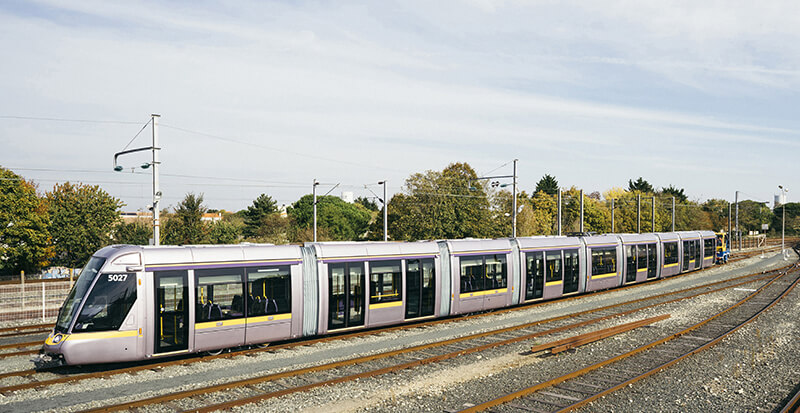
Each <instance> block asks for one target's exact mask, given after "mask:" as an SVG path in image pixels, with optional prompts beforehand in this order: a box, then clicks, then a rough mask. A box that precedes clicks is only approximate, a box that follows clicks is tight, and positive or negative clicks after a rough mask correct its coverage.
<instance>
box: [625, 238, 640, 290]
mask: <svg viewBox="0 0 800 413" xmlns="http://www.w3.org/2000/svg"><path fill="white" fill-rule="evenodd" d="M625 257H626V264H627V265H626V266H625V282H626V283H629V282H634V281H636V271H637V270H638V268H637V265H636V261H637V257H638V254H637V250H636V245H626V246H625Z"/></svg>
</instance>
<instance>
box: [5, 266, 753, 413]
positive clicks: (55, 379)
mask: <svg viewBox="0 0 800 413" xmlns="http://www.w3.org/2000/svg"><path fill="white" fill-rule="evenodd" d="M754 255H755V254H754ZM690 274H697V272H694V273H690ZM765 277H767V275H764V274H761V273H754V274H748V275H745V276H739V277H736V278H733V279H730V280H724V281H718V282H714V283H709V284H705V285H701V286H695V287H692V288H689V289H686V290H685V291H695V290H702V289H705V290H707V291H702V292H700V293H698V294H694V296H696V295H701V294H708V293H711V292H715V291H719V290H722V289H725V288H733V287H736V286H739V285H744V284H747V283H752V282H757V281H759V280H760V279H764V278H765ZM675 278H676V277H670V278H669V279H675ZM647 284H650V285H652V282H651V283H647ZM642 285H643V284H633V285H630V286H626V287H627V288H635V287H638V286H642ZM626 287H623V288H626ZM619 290H620V289H616V290H610V291H608V292H613V291H619ZM603 293H604V292H598V293H594V294H593V295H599V294H603ZM678 293H679V291H674V292H671V293H667V294H663V296H672V295H676V294H678ZM689 295H692V294H689ZM580 297H581V296H577V297H569V298H566V299H564V300H562V301H565V300H570V299H578V298H580ZM583 297H586V295H584V296H583ZM654 298H655V297H648V298H645V299H639V300H633V301H631V302H627V303H621V304H617V305H613V306H608V307H603V308H599V309H594V310H590V311H587V312H586V314H582V315H580V316H581V317H584V316H588V317H591V316H590V315H591V314H595V315H596V317H594V319H593V321H592V322H597V321H600V320H603V319H606V320H607V319H609V318H612V317H616V316H619V315H620V314H624V313H625V310H623V309H618V312H617V313H615V314H605V312H608V311H609V310H611V309H613V308H618V307H621V306H624V305H626V304H634V303H637V302H642V301H645V300H653V299H654ZM687 298H688V297H687ZM683 299H685V298H683ZM675 300H676V299H669V300H666V301H665V302H669V301H675ZM547 303H552V301H549V302H544V303H536V304H533V305H527V306H522V307H517V308H513V309H505V310H501V311H495V312H492V313H489V314H476V315H473V316H470V317H460V318H455V319H445V320H434V321H429V322H425V323H421V324H416V325H404V326H396V327H392V328H388V329H381V330H377V331H366V332H358V333H350V334H343V335H338V336H329V337H321V338H317V339H314V340H304V341H300V342H291V343H282V344H279V345H276V346H273V347H269V348H267V349H251V350H243V351H236V352H232V353H225V354H221V355H219V356H206V357H202V358H198V357H192V358H190V359H177V360H160V361H156V362H153V363H145V364H138V365H135V366H125V367H122V368H114V369H112V370H108V366H94V367H92V368H89V369H84V370H89V371H90V372H89V373H80V374H74V371H67V372H64V371H60V372H55V373H54V372H36V371H34V370H26V371H18V372H9V373H5V374H0V383H2V381H3V380H4V379H6V378H9V377H22V378H24V379H25V380H28V381H29V382H28V383H23V384H14V385H10V386H6V387H2V388H0V393H2V394H6V395H7V394H10V393H12V392H15V391H18V390H24V389H32V388H39V387H45V386H48V385H52V384H57V383H67V382H74V381H79V380H84V379H89V378H98V377H101V378H102V377H110V376H113V375H116V374H125V373H128V374H131V373H133V374H136V372H138V371H145V370H159V369H162V368H164V367H167V366H172V365H183V364H189V363H194V362H197V361H209V360H214V359H217V358H227V357H233V356H237V355H252V354H255V353H259V352H263V351H280V350H281V349H291V348H293V347H297V346H306V345H310V344H314V343H318V342H324V341H329V340H338V339H348V338H352V337H357V336H362V335H365V334H380V333H383V332H385V331H391V330H397V329H408V328H416V327H420V326H427V325H433V324H439V323H446V322H452V321H454V320H455V321H459V320H465V319H470V318H475V317H483V316H486V315H490V314H497V313H499V312H506V311H515V310H520V309H526V308H530V307H533V306H537V305H543V304H547ZM660 304H664V302H661V303H653V304H652V305H660ZM633 311H634V312H635V311H638V310H633ZM572 316H573V315H570V317H572ZM565 318H566V317H557V318H555V319H548V320H542V321H540V322H537V323H532V325H538V324H545V323H551V322H557V321H563V320H564V319H565ZM573 320H574V318H573ZM589 324H590V323H588V322H577V323H572V324H571V325H568V327H566V329H570V328H573V329H574V328H578V327H581V326H586V325H589ZM33 327H41V326H30V327H28V328H33ZM523 327H524V326H523ZM523 327H519V328H523ZM528 327H532V326H528ZM562 327H563V326H562ZM559 328H561V327H553V328H550V329H547V330H544V331H545V332H547V331H549V333H550V334H552V333H555V332H557V331H566V329H564V330H558V329H559ZM2 331H3V330H0V334H2ZM540 333H541V332H536V334H540ZM501 334H502V333H501ZM543 334H544V333H543ZM514 335H515V337H513V338H512V339H511V340H510V341H505V342H503V341H504V340H500V341H499V342H500V344H497V340H494V341H495V342H494V343H488V344H490V345H489V346H488V347H486V348H493V347H497V346H499V345H505V344H510V343H513V342H518V341H520V340H523V339H525V338H522V339H518V337H519V336H524V334H521V335H517V334H516V333H514ZM538 336H541V334H540V335H538ZM475 338H476V339H480V338H478V337H475ZM483 340H484V341H487V340H488V339H487V338H484V339H483ZM506 340H508V339H506ZM40 343H41V342H36V345H37V346H38V345H40ZM452 344H453V347H447V346H448V344H442V345H440V347H442V351H441V352H442V354H439V355H440V356H441V355H445V357H443V358H442V360H445V359H447V358H451V357H457V356H458V355H463V354H467V352H465V351H464V350H460V348H462V347H463V348H467V347H465V346H466V344H463V343H462V344H458V343H455V342H454V343H452ZM447 350H451V351H449V352H448V351H447ZM421 351H425V350H421ZM474 351H481V350H480V349H479V350H474ZM34 352H35V351H34ZM470 352H472V351H470ZM407 353H408V352H407V351H406V352H405V353H403V352H402V351H401V352H400V353H398V354H397V355H398V356H399V357H401V358H405V359H406V360H411V361H412V362H414V364H409V365H407V366H404V367H395V368H396V369H403V368H408V367H413V365H419V364H425V363H429V362H435V361H433V360H432V361H419V360H424V357H423V358H422V359H420V358H419V356H414V355H408V354H407ZM448 354H450V355H449V356H446V355H448ZM3 356H4V355H3V354H0V357H3ZM386 357H391V356H386ZM401 361H402V360H401ZM417 361H419V362H418V363H416V362H417ZM349 362H350V361H348V360H345V361H343V362H342V363H346V364H347V363H349ZM353 363H356V364H358V363H360V361H354V362H353ZM395 364H397V363H395ZM400 364H403V363H400ZM117 367H119V366H117ZM91 370H99V371H91ZM320 371H321V372H322V371H324V369H323V370H320ZM392 371H395V370H392ZM295 373H297V372H295ZM308 373H313V372H308ZM64 374H68V375H67V376H63V375H64ZM320 374H322V375H323V378H324V376H325V375H328V374H330V373H329V372H323V373H320ZM376 374H381V373H376ZM295 375H296V374H294V375H293V374H289V375H288V376H286V377H289V378H291V377H294V376H295ZM368 375H372V374H368ZM368 375H367V376H368ZM367 376H364V377H367ZM355 378H357V377H355ZM352 379H354V378H350V379H349V380H352ZM277 380H278V384H279V385H282V386H287V384H285V380H282V379H280V378H279V379H277ZM286 380H288V379H286ZM299 380H300V381H301V382H303V381H309V380H310V381H312V382H313V383H312V386H311V388H313V387H316V386H314V385H313V384H315V383H321V382H325V381H326V380H322V379H320V378H319V377H312V378H311V379H307V378H302V377H301V378H300V379H299ZM347 380H348V379H342V380H341V381H347ZM268 381H269V380H268ZM325 384H330V383H325ZM251 387H258V385H257V384H256V385H251ZM203 391H208V389H205V390H203ZM296 391H302V388H300V389H299V390H298V389H295V390H294V392H296ZM291 392H292V391H287V392H285V393H286V394H288V393H291ZM277 395H280V394H275V395H273V396H271V397H276V396H277ZM165 400H166V399H165ZM173 404H174V403H173ZM200 404H201V405H202V402H201V403H200ZM175 405H178V404H175ZM178 406H179V405H178ZM195 406H196V405H195ZM124 408H128V407H124ZM190 408H191V407H190ZM104 409H105V410H108V409H111V410H113V409H117V407H114V406H107V407H106V408H104ZM101 410H103V409H101ZM176 410H180V408H178V409H176Z"/></svg>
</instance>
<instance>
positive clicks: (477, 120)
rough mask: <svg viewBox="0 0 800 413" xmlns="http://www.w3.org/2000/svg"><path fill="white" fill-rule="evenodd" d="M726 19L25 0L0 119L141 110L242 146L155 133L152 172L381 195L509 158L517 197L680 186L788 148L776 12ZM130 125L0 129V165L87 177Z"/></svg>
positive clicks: (785, 62) (439, 7) (785, 73)
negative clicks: (552, 180) (540, 188)
mask: <svg viewBox="0 0 800 413" xmlns="http://www.w3.org/2000/svg"><path fill="white" fill-rule="evenodd" d="M727 4H728V3H724V4H722V3H720V4H715V3H708V4H707V3H703V4H694V3H691V4H689V3H680V2H672V3H663V2H659V3H645V2H627V1H613V2H603V3H597V4H595V3H586V2H573V3H568V4H564V3H561V2H535V3H528V2H522V3H517V2H511V1H509V2H492V1H476V2H472V3H455V4H453V3H433V4H431V3H429V2H421V3H416V4H414V3H406V2H401V3H396V4H392V3H383V4H381V5H380V6H378V5H376V4H374V3H365V4H358V3H351V4H347V5H339V4H336V3H334V4H322V5H320V4H316V3H315V4H304V3H296V4H290V5H287V4H281V3H260V2H255V3H244V4H238V5H237V7H240V8H239V9H231V8H229V7H227V6H223V5H220V4H216V3H211V5H210V6H208V7H206V8H202V7H196V6H194V5H193V6H191V7H189V6H180V5H175V4H161V3H107V2H71V3H61V2H53V1H43V2H38V3H36V5H37V6H41V7H42V9H41V10H44V11H40V12H39V13H38V14H35V17H30V16H28V15H23V14H16V13H14V12H13V11H9V10H5V12H4V11H2V10H3V9H2V8H0V45H1V46H2V47H3V49H4V50H6V51H7V53H8V54H9V55H11V56H14V64H13V65H4V66H3V68H0V74H2V75H3V76H0V88H1V89H2V90H4V91H5V92H6V95H7V96H8V97H9V98H8V99H6V100H5V101H4V102H0V115H2V114H22V115H33V116H35V115H42V116H57V117H79V118H86V117H93V118H100V119H125V120H130V119H133V120H137V119H141V120H142V121H145V120H146V119H147V115H148V114H149V113H151V112H158V113H161V114H162V115H163V118H162V122H163V123H164V124H165V125H171V126H176V127H182V128H187V129H192V130H197V131H202V132H206V133H210V134H214V135H219V136H223V137H228V138H232V139H235V140H237V141H241V142H249V143H251V145H244V146H243V145H240V144H236V143H231V142H227V143H226V142H223V141H219V140H212V139H209V138H208V137H202V136H197V135H191V134H186V133H182V132H178V131H175V130H171V131H170V130H168V129H167V128H165V130H164V133H163V137H162V139H163V142H164V146H165V149H164V151H165V152H164V158H165V170H169V171H170V172H172V173H186V174H195V175H208V174H211V173H213V174H219V175H222V176H231V177H240V178H242V179H245V178H251V177H259V178H260V177H269V178H270V180H280V181H286V182H305V181H310V179H311V178H313V177H323V176H324V177H326V179H334V180H336V181H337V182H338V181H342V182H344V183H346V184H351V185H357V184H360V183H362V182H372V181H373V180H375V179H374V178H375V177H376V176H378V177H379V178H380V179H384V178H386V179H389V180H390V182H394V183H397V186H398V187H399V186H400V183H401V182H402V181H403V180H404V179H405V178H406V177H407V176H408V174H410V173H413V172H418V171H422V170H425V169H440V168H442V167H444V166H445V165H446V164H447V163H448V162H451V161H468V162H470V163H472V164H473V165H474V166H476V169H479V170H489V169H492V168H494V167H496V166H497V165H499V164H502V163H504V162H505V161H507V160H508V159H511V158H515V157H518V158H520V159H521V168H522V170H523V171H526V172H525V174H526V175H525V179H527V180H528V181H533V182H535V180H536V179H538V177H540V176H541V175H543V174H544V173H548V172H549V171H556V172H557V173H558V174H560V175H561V179H560V180H561V181H562V183H564V184H570V183H575V184H576V185H585V186H587V189H590V188H591V189H597V190H601V191H602V190H605V189H607V188H609V187H611V186H613V184H612V183H608V181H609V180H611V179H619V177H620V176H627V175H636V176H639V175H647V174H648V172H650V173H652V174H653V175H654V178H653V180H654V181H656V180H665V181H666V180H668V179H673V177H675V176H682V177H684V179H686V180H691V178H690V175H688V172H687V171H692V172H694V173H703V172H708V171H709V170H713V169H714V168H715V167H714V166H709V165H714V162H717V160H715V159H714V158H713V154H710V153H708V152H707V151H709V152H710V151H711V150H716V149H714V148H719V149H718V150H720V151H724V150H729V149H725V148H726V147H733V148H734V149H733V150H734V152H726V154H727V155H728V156H730V157H731V158H732V159H731V161H734V162H736V161H739V162H745V161H747V160H748V159H750V158H751V157H752V154H751V153H747V152H749V151H747V150H742V148H754V149H755V151H756V152H759V150H758V149H757V148H759V147H763V148H764V149H763V150H761V151H760V153H761V154H762V155H761V158H765V157H767V156H776V157H778V158H780V159H786V158H787V157H788V156H789V153H790V152H791V151H793V150H795V148H796V146H797V145H798V141H799V140H798V135H800V131H799V130H798V125H797V122H796V120H794V119H793V118H787V117H783V116H782V115H780V114H777V115H773V114H772V113H770V111H769V110H768V109H769V105H776V106H774V109H775V110H774V111H775V112H778V113H780V112H781V111H785V108H783V107H779V106H777V104H779V103H781V102H784V103H785V102H789V103H793V102H796V92H797V86H799V85H800V83H799V82H798V79H799V78H800V77H798V76H797V74H798V68H799V67H800V64H799V63H800V60H798V57H797V56H800V53H797V52H800V50H797V48H798V47H799V46H797V45H798V42H797V40H798V39H797V38H798V32H800V29H798V28H797V27H795V25H794V24H793V22H792V21H791V20H792V18H791V11H792V10H795V9H796V8H797V6H794V5H793V4H787V5H786V8H785V9H781V8H780V7H771V6H770V4H768V5H767V7H761V6H759V7H758V8H756V7H755V6H752V7H751V6H748V5H746V4H744V3H742V4H740V5H739V7H737V6H736V5H734V6H732V7H731V6H728V5H727ZM782 10H783V11H782ZM12 39H14V40H12ZM17 39H19V40H17ZM687 85H688V87H687ZM653 90H663V91H666V93H665V96H664V97H662V98H659V97H658V96H653V95H654V94H656V93H658V92H653ZM754 96H756V97H757V98H758V99H759V100H760V101H762V102H764V101H766V102H767V105H766V106H765V107H754V108H753V110H754V111H757V112H758V114H757V115H755V116H749V115H750V114H749V113H743V112H742V111H741V109H731V108H726V107H722V106H720V105H719V102H720V101H721V100H722V99H728V100H730V101H733V102H736V103H737V104H738V105H739V106H746V104H747V102H748V100H749V99H753V97H754ZM776 96H779V97H776ZM780 96H783V97H780ZM696 99H697V100H699V102H698V101H695V100H696ZM704 102H708V103H707V104H706V105H703V103H704ZM698 107H700V108H701V109H702V110H699V111H698V110H697V108H698ZM59 129H60V130H59ZM21 130H22V131H21ZM136 130H138V127H136V126H130V127H118V128H112V127H104V128H94V127H87V126H85V125H83V126H81V125H70V126H69V129H68V130H66V131H65V130H64V128H62V127H48V126H44V125H39V124H35V125H28V126H25V127H24V128H23V127H21V126H20V124H19V123H17V124H10V123H9V122H8V121H0V140H5V139H10V137H11V136H17V135H18V134H20V133H23V134H25V135H26V136H27V139H28V141H29V142H30V144H29V145H19V144H18V145H9V146H6V145H3V146H4V147H8V148H9V152H8V154H9V155H7V156H8V157H5V156H0V163H4V164H6V165H8V164H10V163H12V161H13V160H15V159H26V160H30V161H31V162H35V159H36V157H37V155H38V154H42V153H43V154H45V155H46V157H47V158H48V159H50V160H49V161H48V162H52V163H59V164H61V165H69V164H70V163H75V162H77V163H80V164H82V165H87V167H97V168H105V167H106V166H107V164H108V159H107V158H109V157H110V154H111V153H113V152H115V151H117V150H119V149H121V145H123V144H124V143H125V142H127V140H128V139H129V138H130V136H132V134H133V133H135V132H136ZM665 143H670V144H669V145H667V144H665ZM692 148H702V151H700V150H697V151H693V150H691V149H692ZM709 148H710V149H709ZM70 151H72V152H73V153H72V154H70V156H69V159H66V158H65V157H64V156H63V154H65V153H70ZM736 151H738V152H736ZM297 153H306V154H309V155H313V156H305V157H304V156H297V155H296V154H297ZM768 154H769V155H768ZM330 159H333V160H339V163H336V162H329V161H327V160H330ZM675 160H679V162H676V161H675ZM626 161H627V162H626ZM208 165H213V168H212V169H211V172H209V166H208ZM359 165H360V166H359ZM726 168H728V167H727V166H726ZM775 168H776V167H775V166H774V165H772V166H771V167H770V168H769V171H765V172H764V174H763V175H761V178H760V179H762V180H766V179H774V178H775V176H776V174H777V173H778V172H775V171H774V169H775ZM789 168H795V169H796V166H793V167H789ZM725 170H727V171H730V170H729V169H725ZM587 171H589V172H588V173H590V174H591V175H593V176H592V178H591V179H588V178H587V177H586V175H587ZM634 171H635V172H634ZM785 172H788V171H781V172H780V173H785ZM126 179H127V177H126ZM603 179H605V180H606V181H603ZM626 179H627V178H626ZM752 179H756V178H752ZM142 182H145V183H146V180H144V181H142ZM653 183H654V184H656V185H658V182H653ZM671 183H675V184H678V185H681V183H680V182H671ZM692 184H693V183H692ZM165 185H172V187H171V188H170V189H171V190H173V191H174V192H177V193H178V194H182V192H185V191H186V188H197V186H196V185H195V186H191V187H190V186H186V185H185V184H183V183H181V182H178V181H177V180H173V181H172V182H171V183H170V182H169V181H167V183H166V184H165ZM685 185H687V188H688V185H689V183H686V184H685ZM728 185H731V184H728ZM703 188H704V187H702V186H700V185H698V189H699V190H700V191H704V190H705V191H706V192H711V191H710V190H708V189H707V187H705V188H706V189H703ZM723 190H728V189H727V188H726V189H723ZM238 191H239V192H237V194H235V195H230V194H226V193H224V192H223V191H222V190H221V189H219V188H216V189H215V188H214V187H209V189H208V191H206V192H207V199H208V200H209V201H212V200H213V199H218V200H220V202H228V200H230V199H231V198H237V199H238V201H231V203H234V204H236V206H235V207H236V208H240V207H242V206H243V205H244V204H247V203H248V202H247V199H248V198H249V197H250V198H249V199H252V198H253V197H254V195H257V193H255V194H253V193H254V192H257V191H258V189H257V188H252V189H239V190H238ZM276 191H282V192H280V193H281V195H280V197H283V198H284V199H296V198H297V197H299V195H300V194H301V190H300V189H296V188H295V189H291V188H290V189H286V188H284V189H277V190H276ZM303 191H305V189H303ZM197 192H201V191H197ZM215 194H216V195H215ZM215 197H216V198H215ZM175 198H180V196H179V195H176V196H175ZM242 199H243V200H242Z"/></svg>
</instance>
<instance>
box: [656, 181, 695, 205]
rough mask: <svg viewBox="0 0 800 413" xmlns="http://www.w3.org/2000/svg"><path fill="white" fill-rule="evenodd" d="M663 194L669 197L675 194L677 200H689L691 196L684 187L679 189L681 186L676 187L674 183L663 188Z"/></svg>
mask: <svg viewBox="0 0 800 413" xmlns="http://www.w3.org/2000/svg"><path fill="white" fill-rule="evenodd" d="M661 194H662V195H665V196H668V197H673V196H674V197H675V202H686V201H687V200H689V198H688V197H687V196H686V194H685V193H684V192H683V188H680V189H679V188H676V187H674V186H672V185H670V186H668V187H666V188H661Z"/></svg>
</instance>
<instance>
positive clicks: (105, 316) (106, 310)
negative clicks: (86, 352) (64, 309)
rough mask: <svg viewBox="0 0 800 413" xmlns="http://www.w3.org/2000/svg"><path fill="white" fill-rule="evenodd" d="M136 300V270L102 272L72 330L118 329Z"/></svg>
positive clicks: (75, 331)
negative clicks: (129, 271) (130, 271)
mask: <svg viewBox="0 0 800 413" xmlns="http://www.w3.org/2000/svg"><path fill="white" fill-rule="evenodd" d="M135 301H136V274H135V273H101V274H100V275H99V276H98V277H97V282H95V283H94V287H92V291H90V292H89V296H88V297H86V301H85V302H84V303H83V307H82V308H81V312H80V314H78V318H77V319H76V320H75V326H74V327H72V332H74V333H78V332H84V331H109V330H118V329H119V327H120V326H121V325H122V322H123V321H125V317H126V316H127V315H128V312H129V311H130V309H131V307H132V306H133V303H134V302H135Z"/></svg>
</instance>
